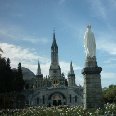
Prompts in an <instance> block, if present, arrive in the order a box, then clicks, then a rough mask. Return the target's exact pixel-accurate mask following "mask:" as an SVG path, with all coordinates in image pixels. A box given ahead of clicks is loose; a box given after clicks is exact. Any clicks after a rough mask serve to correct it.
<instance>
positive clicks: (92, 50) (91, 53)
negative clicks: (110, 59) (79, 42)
mask: <svg viewBox="0 0 116 116" xmlns="http://www.w3.org/2000/svg"><path fill="white" fill-rule="evenodd" d="M84 48H85V53H86V57H91V58H92V57H95V56H96V43H95V37H94V33H93V32H92V31H91V26H90V25H88V26H87V30H86V32H85V35H84Z"/></svg>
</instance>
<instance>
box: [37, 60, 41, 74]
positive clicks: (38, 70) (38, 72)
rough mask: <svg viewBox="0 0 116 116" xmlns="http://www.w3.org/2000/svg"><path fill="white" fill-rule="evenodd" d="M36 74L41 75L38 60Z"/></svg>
mask: <svg viewBox="0 0 116 116" xmlns="http://www.w3.org/2000/svg"><path fill="white" fill-rule="evenodd" d="M37 75H41V68H40V63H39V61H38V68H37Z"/></svg>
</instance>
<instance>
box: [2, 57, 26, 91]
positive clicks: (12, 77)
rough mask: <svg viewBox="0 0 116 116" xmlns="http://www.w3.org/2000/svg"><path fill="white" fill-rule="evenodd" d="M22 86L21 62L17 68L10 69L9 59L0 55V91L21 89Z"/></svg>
mask: <svg viewBox="0 0 116 116" xmlns="http://www.w3.org/2000/svg"><path fill="white" fill-rule="evenodd" d="M23 87H24V80H23V74H22V69H21V63H19V65H18V69H17V70H12V69H11V66H10V59H9V58H7V59H5V58H2V57H0V93H7V92H12V91H18V92H19V91H21V90H23Z"/></svg>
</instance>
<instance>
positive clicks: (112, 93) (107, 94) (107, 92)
mask: <svg viewBox="0 0 116 116" xmlns="http://www.w3.org/2000/svg"><path fill="white" fill-rule="evenodd" d="M103 99H104V102H105V103H116V85H110V86H109V87H108V88H106V89H104V90H103Z"/></svg>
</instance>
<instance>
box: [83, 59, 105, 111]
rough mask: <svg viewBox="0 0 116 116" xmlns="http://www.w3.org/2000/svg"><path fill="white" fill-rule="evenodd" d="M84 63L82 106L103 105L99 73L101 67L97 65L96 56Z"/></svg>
mask: <svg viewBox="0 0 116 116" xmlns="http://www.w3.org/2000/svg"><path fill="white" fill-rule="evenodd" d="M85 64H86V65H85V68H83V70H82V74H83V77H84V96H83V97H84V98H83V99H84V108H85V109H87V108H99V107H103V101H102V88H101V75H100V73H101V71H102V68H101V67H98V66H97V62H96V58H93V59H91V58H89V59H87V60H86V63H85Z"/></svg>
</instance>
